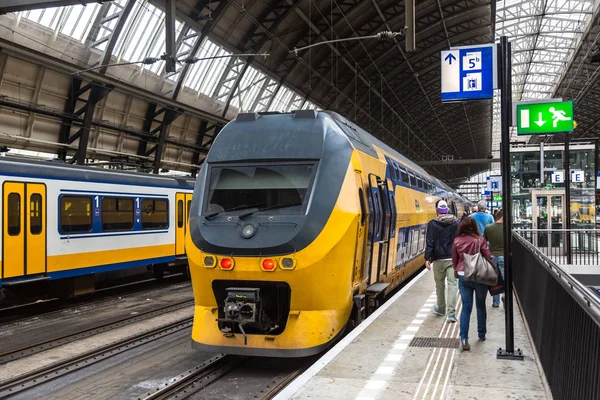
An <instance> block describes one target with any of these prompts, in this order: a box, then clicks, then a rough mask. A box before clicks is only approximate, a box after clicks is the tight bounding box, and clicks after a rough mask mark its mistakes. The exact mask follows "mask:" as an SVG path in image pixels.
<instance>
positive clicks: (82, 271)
mask: <svg viewBox="0 0 600 400" xmlns="http://www.w3.org/2000/svg"><path fill="white" fill-rule="evenodd" d="M175 260H176V257H175V256H169V257H158V258H148V259H145V260H136V261H129V262H124V263H116V264H106V265H99V266H96V267H87V268H77V269H71V270H65V271H54V272H48V273H46V274H45V275H44V274H39V275H31V276H28V277H22V276H20V277H16V278H9V279H0V287H2V284H3V283H16V282H26V281H28V280H30V279H36V278H40V277H43V276H47V277H49V278H50V280H53V279H63V278H73V277H76V276H83V275H90V274H97V273H100V272H110V271H118V270H121V269H128V268H135V267H144V266H146V265H151V264H161V263H168V262H173V261H175Z"/></svg>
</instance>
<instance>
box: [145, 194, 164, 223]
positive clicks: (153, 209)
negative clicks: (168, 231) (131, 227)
mask: <svg viewBox="0 0 600 400" xmlns="http://www.w3.org/2000/svg"><path fill="white" fill-rule="evenodd" d="M168 226H169V202H168V201H167V200H161V199H144V200H142V229H163V228H166V227H168Z"/></svg>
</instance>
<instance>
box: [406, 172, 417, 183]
mask: <svg viewBox="0 0 600 400" xmlns="http://www.w3.org/2000/svg"><path fill="white" fill-rule="evenodd" d="M408 176H409V177H410V186H415V182H416V180H415V176H414V175H413V173H412V172H409V173H408Z"/></svg>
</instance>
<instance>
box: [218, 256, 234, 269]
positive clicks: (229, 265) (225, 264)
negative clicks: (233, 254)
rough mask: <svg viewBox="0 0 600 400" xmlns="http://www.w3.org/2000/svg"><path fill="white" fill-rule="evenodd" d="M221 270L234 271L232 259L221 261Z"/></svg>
mask: <svg viewBox="0 0 600 400" xmlns="http://www.w3.org/2000/svg"><path fill="white" fill-rule="evenodd" d="M221 269H227V270H229V269H233V260H232V259H231V258H223V259H221Z"/></svg>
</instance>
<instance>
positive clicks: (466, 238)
mask: <svg viewBox="0 0 600 400" xmlns="http://www.w3.org/2000/svg"><path fill="white" fill-rule="evenodd" d="M478 251H479V252H481V254H482V255H483V256H484V257H485V258H487V259H488V260H490V262H491V263H492V264H493V265H495V264H494V259H493V258H492V253H490V248H489V246H488V244H487V242H486V241H485V239H484V238H482V237H481V236H471V235H462V236H459V237H457V238H456V239H454V244H453V246H452V266H453V267H454V270H455V271H456V272H458V271H464V270H465V265H464V258H465V254H477V252H478Z"/></svg>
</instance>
